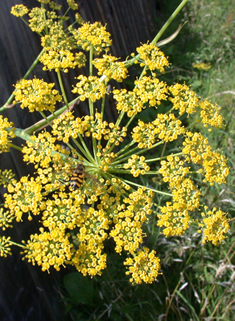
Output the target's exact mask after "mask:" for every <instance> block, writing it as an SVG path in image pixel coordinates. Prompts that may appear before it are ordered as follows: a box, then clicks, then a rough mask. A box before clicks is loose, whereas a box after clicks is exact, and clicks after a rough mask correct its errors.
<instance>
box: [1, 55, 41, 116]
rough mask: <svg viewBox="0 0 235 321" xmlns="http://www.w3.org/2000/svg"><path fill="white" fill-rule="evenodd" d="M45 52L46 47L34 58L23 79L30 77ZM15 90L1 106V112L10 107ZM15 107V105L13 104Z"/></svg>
mask: <svg viewBox="0 0 235 321" xmlns="http://www.w3.org/2000/svg"><path fill="white" fill-rule="evenodd" d="M43 53H44V49H42V51H41V52H40V54H39V55H38V56H37V58H36V59H35V60H34V62H33V63H32V65H31V66H30V68H29V70H28V71H27V72H26V74H25V75H24V76H23V78H22V79H26V78H28V76H29V75H30V73H31V72H32V71H33V69H34V68H35V67H36V65H37V64H38V61H39V59H40V57H41V56H42V54H43ZM14 92H15V90H14V91H13V92H12V94H11V96H10V97H9V98H8V100H7V101H6V102H5V104H4V105H3V106H2V107H1V108H0V112H2V111H3V110H5V109H7V108H9V105H10V104H11V102H12V101H13V99H14ZM11 107H13V106H11Z"/></svg>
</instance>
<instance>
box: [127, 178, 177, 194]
mask: <svg viewBox="0 0 235 321" xmlns="http://www.w3.org/2000/svg"><path fill="white" fill-rule="evenodd" d="M124 182H126V183H127V184H130V185H134V186H137V187H141V188H142V187H144V188H147V189H148V190H150V191H153V192H155V193H157V194H161V195H165V196H172V194H170V193H166V192H162V191H158V190H156V189H155V188H150V187H147V186H143V185H140V184H137V183H134V182H131V181H128V180H126V179H124Z"/></svg>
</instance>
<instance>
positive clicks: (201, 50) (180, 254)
mask: <svg viewBox="0 0 235 321" xmlns="http://www.w3.org/2000/svg"><path fill="white" fill-rule="evenodd" d="M178 4H179V1H178V0H168V1H165V2H164V6H163V11H162V21H163V22H164V21H165V20H167V18H168V17H169V15H170V14H171V13H172V11H173V10H174V8H176V7H177V5H178ZM184 21H188V22H187V24H186V25H185V26H184V27H183V29H182V30H181V32H180V34H179V35H178V37H177V38H176V39H175V40H174V41H173V42H171V43H170V44H167V45H166V46H164V47H163V48H161V49H162V50H163V51H164V52H165V54H166V55H167V56H169V61H170V62H171V63H172V65H171V68H170V70H169V71H168V72H167V73H166V74H165V75H164V77H165V79H166V80H167V81H168V83H169V82H170V81H171V82H172V83H174V82H176V81H178V82H181V83H183V82H186V84H187V85H190V86H191V88H192V89H193V90H194V91H196V92H197V94H198V95H200V96H202V97H203V98H205V99H210V100H211V102H213V103H217V104H218V105H220V106H221V113H222V115H223V117H224V118H225V125H226V126H225V127H224V128H223V130H220V131H217V132H216V136H214V137H213V142H212V143H213V147H214V148H215V149H217V148H219V149H220V150H221V151H222V152H223V153H224V155H225V156H226V157H227V158H228V164H229V166H230V176H229V178H228V184H226V186H221V185H219V186H212V187H210V186H207V185H202V189H203V191H204V193H205V199H204V202H205V205H210V206H211V205H214V206H216V207H220V208H222V210H224V211H225V212H227V213H228V214H229V217H230V218H231V230H230V234H229V236H228V238H227V240H226V242H225V243H224V244H222V245H220V246H217V247H215V246H213V245H211V244H206V245H204V246H202V245H201V243H200V239H199V238H198V236H196V233H195V236H194V235H193V233H190V234H187V233H186V234H185V235H183V236H182V237H177V238H173V237H171V238H168V239H167V240H165V239H164V238H163V237H161V234H160V233H159V229H158V228H157V227H156V224H155V222H150V223H149V226H148V229H149V231H151V233H150V234H151V235H152V236H151V237H150V238H149V239H148V240H147V241H148V242H149V243H150V244H151V246H152V247H153V248H154V249H156V251H157V253H158V255H159V256H160V257H161V265H162V268H163V271H164V272H163V274H162V275H160V276H159V279H158V281H157V282H155V283H154V284H151V285H146V284H142V285H137V286H131V285H130V284H129V283H128V279H127V278H124V277H123V275H124V273H123V271H121V269H122V262H121V260H123V258H122V259H121V257H120V256H119V255H118V254H113V255H112V256H110V258H109V261H108V269H106V270H105V271H104V273H103V275H102V276H101V277H95V278H94V279H92V280H90V279H89V278H84V277H83V276H81V275H80V274H78V273H71V274H68V275H66V277H65V278H64V284H63V286H62V289H61V293H62V297H63V303H62V304H64V305H65V320H76V321H78V320H79V321H82V320H117V321H118V320H135V321H136V320H137V321H138V320H140V321H145V320H146V321H149V320H155V321H156V320H159V321H161V320H169V321H174V320H180V321H184V320H193V321H194V320H196V321H197V320H200V321H201V320H207V321H209V320H210V321H212V320H223V321H231V320H233V316H234V313H235V282H234V278H235V258H234V254H235V247H234V244H235V226H234V221H233V220H234V218H233V217H234V208H235V193H234V185H235V161H234V159H235V155H234V154H235V151H234V131H235V129H234V128H235V108H234V106H235V36H234V27H235V7H234V5H233V1H232V0H224V1H221V0H215V1H210V0H189V2H188V4H187V5H186V7H185V9H184V10H183V13H181V15H180V16H179V17H178V19H176V20H175V21H174V22H173V24H172V25H171V26H170V28H169V29H168V30H167V33H166V34H165V35H164V38H165V37H167V36H170V35H171V34H172V33H173V32H174V31H175V30H176V29H177V28H178V26H179V23H181V22H184ZM193 63H207V64H208V63H210V64H211V66H212V67H211V69H209V70H207V71H204V70H198V69H195V68H193ZM187 121H188V122H189V124H190V125H192V126H197V127H198V128H199V129H200V131H201V133H202V134H205V135H206V133H205V131H204V129H203V126H201V125H200V123H196V122H195V119H187ZM151 183H152V182H149V184H151ZM207 195H210V197H209V196H207ZM211 195H212V196H211ZM159 201H160V200H159ZM190 235H193V236H190Z"/></svg>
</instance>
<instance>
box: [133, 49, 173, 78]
mask: <svg viewBox="0 0 235 321" xmlns="http://www.w3.org/2000/svg"><path fill="white" fill-rule="evenodd" d="M136 51H137V52H138V53H139V54H140V61H141V64H140V65H141V66H147V67H148V68H149V69H150V70H155V69H158V70H159V71H160V72H161V73H164V71H165V67H168V66H169V62H168V60H167V58H166V57H165V55H164V53H163V52H162V51H160V50H159V48H158V47H156V46H155V45H152V44H144V45H142V46H141V47H138V48H136Z"/></svg>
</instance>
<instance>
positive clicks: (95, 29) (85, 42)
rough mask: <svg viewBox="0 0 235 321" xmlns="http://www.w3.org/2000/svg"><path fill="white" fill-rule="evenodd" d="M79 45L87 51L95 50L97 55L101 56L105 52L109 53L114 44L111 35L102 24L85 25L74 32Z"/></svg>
mask: <svg viewBox="0 0 235 321" xmlns="http://www.w3.org/2000/svg"><path fill="white" fill-rule="evenodd" d="M73 35H74V38H75V39H76V41H77V45H78V46H81V48H82V49H83V50H85V51H89V50H90V49H91V48H93V50H94V53H95V54H100V53H101V52H102V51H103V50H106V51H108V50H109V47H110V46H111V44H112V40H111V38H110V36H111V35H110V33H109V32H108V31H106V27H104V26H102V25H101V23H100V22H95V23H89V22H86V23H83V25H82V26H81V27H80V28H78V29H77V30H75V31H74V32H73Z"/></svg>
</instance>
